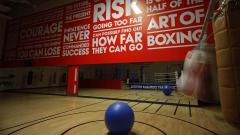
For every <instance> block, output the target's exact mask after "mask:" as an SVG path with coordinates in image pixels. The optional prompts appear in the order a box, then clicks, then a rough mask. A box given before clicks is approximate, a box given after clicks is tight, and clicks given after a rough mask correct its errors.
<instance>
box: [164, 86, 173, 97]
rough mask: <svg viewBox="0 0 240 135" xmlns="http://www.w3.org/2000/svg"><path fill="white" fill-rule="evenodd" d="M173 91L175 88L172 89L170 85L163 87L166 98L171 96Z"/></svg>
mask: <svg viewBox="0 0 240 135" xmlns="http://www.w3.org/2000/svg"><path fill="white" fill-rule="evenodd" d="M172 91H173V87H172V86H170V85H164V86H163V93H164V94H165V95H166V96H169V95H171V93H172Z"/></svg>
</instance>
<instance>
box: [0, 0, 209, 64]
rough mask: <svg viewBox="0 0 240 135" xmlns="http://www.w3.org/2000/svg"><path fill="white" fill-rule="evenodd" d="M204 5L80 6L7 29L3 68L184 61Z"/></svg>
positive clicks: (205, 0) (132, 2)
mask: <svg viewBox="0 0 240 135" xmlns="http://www.w3.org/2000/svg"><path fill="white" fill-rule="evenodd" d="M208 4H209V0H197V1H196V0H146V1H144V0H93V1H89V0H83V1H79V2H74V3H71V4H68V5H64V6H61V7H57V8H54V9H49V10H46V11H42V12H40V13H35V14H32V15H29V16H25V17H21V18H16V19H13V20H11V21H10V22H9V23H8V29H7V36H6V44H5V47H4V48H5V51H4V52H5V54H4V61H5V63H12V62H14V64H15V65H17V63H19V64H20V65H21V64H23V63H24V62H26V61H27V62H29V61H30V62H31V65H33V66H44V65H75V64H99V63H124V62H154V61H178V60H184V58H185V55H186V53H187V51H189V50H191V49H192V48H194V47H195V46H196V45H197V44H198V40H199V36H200V34H201V29H202V27H203V22H204V18H205V14H206V12H207V7H208Z"/></svg>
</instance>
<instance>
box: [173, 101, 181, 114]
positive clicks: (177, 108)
mask: <svg viewBox="0 0 240 135" xmlns="http://www.w3.org/2000/svg"><path fill="white" fill-rule="evenodd" d="M179 104H180V100H178V104H177V106H176V108H175V111H174V113H173V114H174V115H176V113H177V109H178V106H179Z"/></svg>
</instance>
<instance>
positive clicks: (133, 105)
mask: <svg viewBox="0 0 240 135" xmlns="http://www.w3.org/2000/svg"><path fill="white" fill-rule="evenodd" d="M138 104H140V102H137V103H136V104H134V105H132V106H131V108H133V107H134V106H136V105H138Z"/></svg>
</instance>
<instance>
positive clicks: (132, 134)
mask: <svg viewBox="0 0 240 135" xmlns="http://www.w3.org/2000/svg"><path fill="white" fill-rule="evenodd" d="M107 135H137V134H136V133H135V132H133V131H130V132H129V133H128V134H111V133H110V132H108V133H107Z"/></svg>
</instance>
